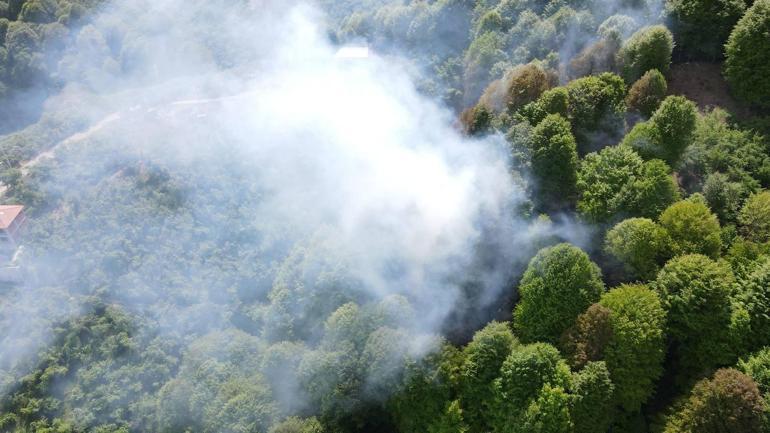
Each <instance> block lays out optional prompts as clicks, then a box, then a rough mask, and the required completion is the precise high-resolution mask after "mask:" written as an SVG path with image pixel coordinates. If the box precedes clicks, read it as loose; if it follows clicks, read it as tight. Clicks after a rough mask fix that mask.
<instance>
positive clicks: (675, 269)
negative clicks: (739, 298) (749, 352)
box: [655, 254, 734, 377]
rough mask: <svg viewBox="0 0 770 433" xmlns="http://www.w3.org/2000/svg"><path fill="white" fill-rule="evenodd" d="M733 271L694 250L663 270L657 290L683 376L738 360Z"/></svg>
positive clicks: (672, 261)
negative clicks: (733, 328) (733, 343)
mask: <svg viewBox="0 0 770 433" xmlns="http://www.w3.org/2000/svg"><path fill="white" fill-rule="evenodd" d="M733 283H734V278H733V274H732V272H731V270H730V268H729V267H728V266H727V265H726V264H724V263H717V262H714V261H713V260H711V259H709V258H708V257H706V256H703V255H699V254H693V255H685V256H679V257H675V258H674V259H672V260H671V261H669V262H668V263H666V266H664V267H663V269H662V270H661V271H660V274H659V275H658V279H657V280H656V281H655V289H656V290H657V291H658V293H659V294H660V297H661V300H662V302H663V307H664V308H665V310H666V313H667V318H668V326H667V330H668V331H667V334H668V336H669V337H670V339H671V341H672V343H673V345H674V347H675V352H674V355H675V356H677V358H678V361H679V364H678V365H679V369H680V370H679V371H678V373H679V374H680V375H684V376H690V377H693V376H697V375H698V374H699V373H700V372H706V371H709V369H711V368H713V367H717V366H720V365H726V364H729V363H731V362H733V361H734V359H733V356H734V353H733V350H732V347H731V344H730V343H731V341H730V339H731V338H730V337H731V335H730V322H731V320H732V308H731V304H732V302H731V299H732V286H733Z"/></svg>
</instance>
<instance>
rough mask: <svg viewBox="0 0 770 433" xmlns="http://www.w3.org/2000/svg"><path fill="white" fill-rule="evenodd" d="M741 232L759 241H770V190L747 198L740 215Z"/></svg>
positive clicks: (744, 235)
mask: <svg viewBox="0 0 770 433" xmlns="http://www.w3.org/2000/svg"><path fill="white" fill-rule="evenodd" d="M738 223H739V224H740V229H741V234H742V235H743V237H744V238H746V239H748V240H750V241H752V242H758V243H764V242H769V241H770V192H768V191H764V192H761V193H759V194H754V195H752V196H751V197H749V199H748V200H746V203H745V204H744V205H743V208H741V212H740V214H739V215H738Z"/></svg>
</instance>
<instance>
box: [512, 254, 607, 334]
mask: <svg viewBox="0 0 770 433" xmlns="http://www.w3.org/2000/svg"><path fill="white" fill-rule="evenodd" d="M603 291H604V283H603V282H602V279H601V271H600V270H599V267H598V266H596V264H594V263H593V262H592V261H591V259H590V258H589V257H588V255H587V254H586V253H585V252H583V251H582V250H580V248H577V247H575V246H572V245H569V244H560V245H556V246H554V247H549V248H544V249H542V250H540V252H538V253H537V255H536V256H535V257H534V258H533V259H532V260H531V261H530V263H529V266H528V267H527V270H526V272H524V276H523V277H522V279H521V283H520V284H519V296H520V299H519V303H518V304H517V305H516V308H515V310H514V327H515V328H516V330H517V332H518V335H519V336H520V337H521V338H522V340H524V341H527V342H534V341H545V342H552V343H556V342H558V339H559V337H561V335H562V333H563V332H564V331H565V330H566V329H567V328H569V327H570V326H571V325H572V324H573V323H574V322H575V319H576V318H577V316H578V315H579V314H580V313H582V312H583V311H585V310H586V308H588V306H589V305H591V304H592V303H594V302H596V301H597V300H598V299H599V297H600V296H601V294H602V292H603Z"/></svg>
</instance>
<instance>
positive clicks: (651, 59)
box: [618, 25, 674, 83]
mask: <svg viewBox="0 0 770 433" xmlns="http://www.w3.org/2000/svg"><path fill="white" fill-rule="evenodd" d="M673 49H674V37H673V36H672V35H671V32H670V31H668V29H667V28H666V27H665V26H662V25H657V26H651V27H644V28H642V29H640V30H638V31H637V32H636V33H634V34H633V35H631V37H630V38H629V39H628V40H627V41H626V42H625V43H624V44H623V47H622V48H621V49H620V53H619V54H618V55H619V56H620V62H621V64H622V65H623V78H625V80H626V82H627V83H633V82H634V81H636V80H638V79H639V78H640V77H641V76H642V75H643V74H644V73H645V72H647V71H649V70H650V69H657V70H658V71H660V72H661V73H663V74H666V73H668V69H669V66H670V65H671V52H672V51H673Z"/></svg>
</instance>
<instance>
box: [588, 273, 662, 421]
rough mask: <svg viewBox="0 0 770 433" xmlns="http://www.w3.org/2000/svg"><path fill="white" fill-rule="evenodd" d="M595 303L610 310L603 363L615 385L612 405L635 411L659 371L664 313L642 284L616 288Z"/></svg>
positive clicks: (658, 375)
mask: <svg viewBox="0 0 770 433" xmlns="http://www.w3.org/2000/svg"><path fill="white" fill-rule="evenodd" d="M599 303H600V304H601V305H602V306H603V307H605V308H608V309H609V310H610V311H611V314H610V323H611V325H612V332H613V336H612V339H611V340H610V342H609V344H608V345H607V347H606V348H605V350H604V360H605V362H606V363H607V369H608V370H609V371H610V377H611V378H612V383H614V384H615V397H616V402H617V403H618V404H619V405H620V406H621V407H622V408H623V409H625V410H626V411H627V412H636V411H638V410H639V408H640V407H641V406H642V404H643V403H644V402H645V401H647V399H648V398H649V397H650V396H651V395H652V393H653V391H654V389H655V383H656V381H657V379H658V378H659V377H660V375H661V374H662V372H663V356H664V353H665V350H664V346H665V342H664V328H665V320H666V313H665V311H664V310H663V307H662V305H661V303H660V299H659V298H658V296H657V295H656V294H655V292H653V291H651V290H650V289H648V288H647V287H646V286H642V285H623V286H619V287H617V288H615V289H613V290H610V291H609V292H607V293H605V294H604V296H602V299H601V300H600V301H599Z"/></svg>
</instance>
